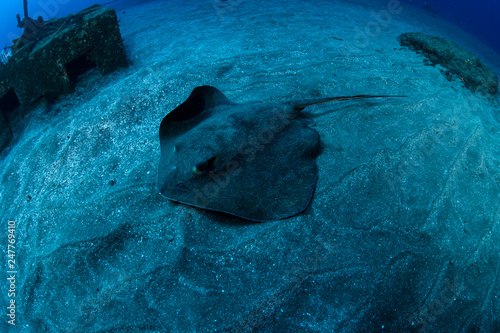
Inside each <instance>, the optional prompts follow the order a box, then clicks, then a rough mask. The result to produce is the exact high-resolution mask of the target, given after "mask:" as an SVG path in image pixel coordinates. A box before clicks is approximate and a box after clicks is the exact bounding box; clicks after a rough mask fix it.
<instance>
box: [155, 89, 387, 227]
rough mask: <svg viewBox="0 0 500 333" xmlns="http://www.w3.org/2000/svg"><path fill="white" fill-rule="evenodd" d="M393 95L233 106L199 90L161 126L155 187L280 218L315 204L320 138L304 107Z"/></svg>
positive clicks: (238, 212) (237, 211) (250, 216)
mask: <svg viewBox="0 0 500 333" xmlns="http://www.w3.org/2000/svg"><path fill="white" fill-rule="evenodd" d="M373 97H396V96H387V95H357V96H343V97H332V98H320V99H305V100H294V101H287V102H282V103H271V104H269V103H262V102H251V103H234V102H232V101H230V100H229V99H228V98H227V97H226V96H225V95H224V94H223V93H222V92H220V91H219V90H217V89H216V88H214V87H211V86H201V87H196V88H194V90H193V91H192V93H191V95H190V96H189V97H188V98H187V99H186V101H184V102H183V103H182V104H181V105H179V106H178V107H177V108H175V109H174V110H173V111H171V112H170V113H168V114H167V115H166V116H165V117H164V118H163V120H162V122H161V124H160V131H159V136H160V148H161V155H160V163H159V166H158V179H157V188H158V191H159V192H160V193H161V195H162V196H164V197H166V198H168V199H170V200H172V201H175V202H180V203H183V204H187V205H191V206H195V207H198V208H203V209H207V210H212V211H218V212H223V213H227V214H231V215H235V216H238V217H240V218H244V219H247V220H253V221H259V222H266V221H275V220H281V219H284V218H287V217H291V216H294V215H297V214H299V213H301V212H302V211H304V210H305V209H306V207H307V206H308V205H309V203H310V202H311V199H312V196H313V193H314V189H315V187H316V180H317V178H318V167H317V164H316V157H317V156H318V152H319V147H320V137H319V134H318V132H317V131H316V130H315V129H313V128H312V127H311V126H310V125H311V121H310V120H308V119H305V118H304V117H303V116H302V113H301V111H302V110H303V109H304V108H305V107H307V106H310V105H315V104H322V103H327V102H332V101H343V100H352V99H362V98H373Z"/></svg>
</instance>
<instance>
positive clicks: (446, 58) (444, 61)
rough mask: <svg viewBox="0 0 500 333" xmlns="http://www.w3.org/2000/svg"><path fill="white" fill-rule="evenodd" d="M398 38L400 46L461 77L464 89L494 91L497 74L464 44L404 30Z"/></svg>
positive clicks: (479, 91)
mask: <svg viewBox="0 0 500 333" xmlns="http://www.w3.org/2000/svg"><path fill="white" fill-rule="evenodd" d="M398 39H399V42H400V43H401V45H402V46H407V47H409V48H410V49H412V50H413V51H416V52H417V53H420V54H422V55H424V56H425V57H426V58H427V59H428V60H429V61H431V62H432V63H433V64H439V65H441V66H443V67H446V68H447V69H449V71H450V72H451V73H453V74H455V75H457V76H458V78H459V79H460V80H462V82H463V83H464V84H465V86H466V87H467V89H469V90H471V91H473V92H477V93H480V94H482V95H486V96H489V95H495V94H496V93H497V91H498V77H497V75H496V74H495V73H494V72H493V71H492V70H491V69H490V68H488V67H487V66H485V65H484V64H483V63H482V62H481V60H479V58H478V57H477V56H476V55H474V54H473V53H471V52H469V51H467V50H466V49H464V48H463V47H461V46H459V45H457V44H455V43H453V42H450V41H447V40H445V39H443V38H441V37H435V36H429V35H426V34H423V33H421V32H409V33H404V34H401V35H400V36H399V37H398ZM426 64H427V63H426ZM447 78H448V73H447Z"/></svg>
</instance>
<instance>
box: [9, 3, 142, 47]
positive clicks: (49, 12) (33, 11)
mask: <svg viewBox="0 0 500 333" xmlns="http://www.w3.org/2000/svg"><path fill="white" fill-rule="evenodd" d="M142 2H147V0H118V1H114V2H111V0H38V1H34V0H28V15H29V16H30V17H31V18H37V17H38V16H42V17H43V19H44V20H50V19H52V18H60V17H64V16H66V15H68V14H71V13H73V14H74V13H76V12H78V11H80V10H82V9H84V8H87V7H89V6H91V5H93V4H96V3H98V4H101V5H102V4H106V3H108V5H107V6H109V7H113V8H115V9H123V8H126V7H128V6H132V5H135V4H139V3H142ZM0 9H1V10H0V49H1V48H3V47H5V46H9V45H11V44H12V43H11V42H12V40H13V39H15V38H17V37H19V36H21V34H22V29H20V28H18V27H17V19H16V14H19V15H21V18H23V17H24V10H23V1H22V0H11V1H2V4H1V5H0Z"/></svg>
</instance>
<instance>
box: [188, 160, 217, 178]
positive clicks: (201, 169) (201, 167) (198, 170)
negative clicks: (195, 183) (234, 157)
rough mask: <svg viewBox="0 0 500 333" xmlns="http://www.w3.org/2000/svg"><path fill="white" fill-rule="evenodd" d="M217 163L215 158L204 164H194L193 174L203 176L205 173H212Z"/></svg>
mask: <svg viewBox="0 0 500 333" xmlns="http://www.w3.org/2000/svg"><path fill="white" fill-rule="evenodd" d="M216 161H217V156H214V157H211V158H209V159H208V160H206V161H205V162H201V163H198V164H196V166H195V167H194V168H193V172H194V173H195V174H197V175H201V174H204V173H205V172H209V171H212V170H213V169H215V162H216Z"/></svg>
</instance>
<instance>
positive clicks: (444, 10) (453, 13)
mask: <svg viewBox="0 0 500 333" xmlns="http://www.w3.org/2000/svg"><path fill="white" fill-rule="evenodd" d="M170 1H172V0H170ZM200 1H202V0H200ZM205 1H215V0H205ZM332 1H338V0H332ZM388 1H398V0H388ZM400 1H401V2H403V3H408V4H411V5H413V6H416V7H419V8H423V9H425V10H426V12H427V13H428V14H429V15H433V16H437V17H440V18H443V19H445V20H448V21H450V22H453V23H454V24H456V25H457V26H459V27H460V28H462V29H464V30H465V31H468V32H470V33H471V34H472V35H474V36H476V37H477V38H478V39H479V40H481V41H483V42H484V43H486V44H487V45H489V46H490V47H491V48H492V49H494V50H495V51H496V52H498V53H499V54H500V34H499V32H500V20H499V19H498V18H499V16H500V1H498V0H476V1H470V0H400ZM107 2H109V0H99V1H97V0H78V1H77V0H39V1H33V0H30V1H28V7H29V16H30V17H32V18H36V17H38V16H39V15H41V16H42V17H43V18H44V19H45V20H48V19H51V18H54V17H64V16H66V15H68V14H70V13H76V12H78V11H79V10H81V9H84V8H86V7H88V6H90V5H92V4H94V3H99V4H105V3H107ZM141 2H148V0H118V1H115V2H112V3H110V4H109V6H111V7H114V8H116V9H124V8H126V7H127V6H131V5H134V4H138V3H141ZM366 2H369V1H366ZM16 14H20V15H21V17H22V16H23V3H22V0H15V1H14V0H12V1H9V2H7V1H3V2H2V5H1V11H0V22H1V23H0V47H4V46H7V45H10V44H11V41H12V40H13V39H14V38H17V37H19V36H20V35H21V33H22V31H21V29H19V28H17V20H16Z"/></svg>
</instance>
